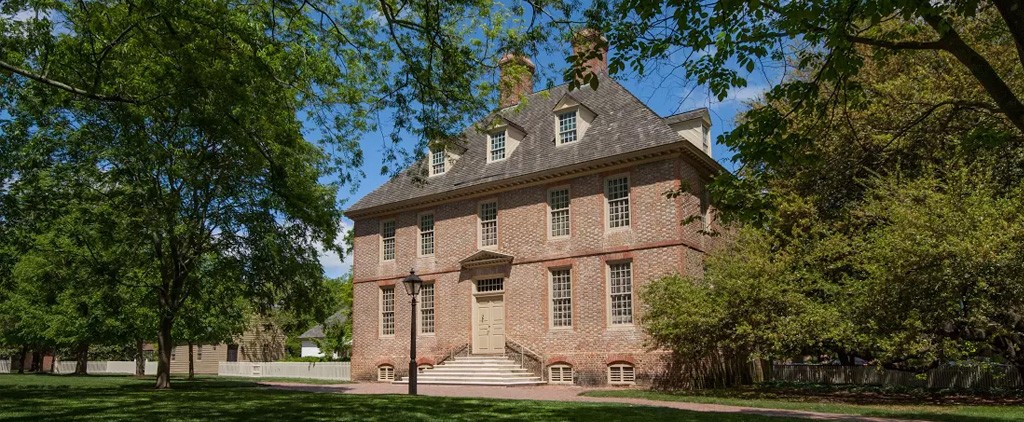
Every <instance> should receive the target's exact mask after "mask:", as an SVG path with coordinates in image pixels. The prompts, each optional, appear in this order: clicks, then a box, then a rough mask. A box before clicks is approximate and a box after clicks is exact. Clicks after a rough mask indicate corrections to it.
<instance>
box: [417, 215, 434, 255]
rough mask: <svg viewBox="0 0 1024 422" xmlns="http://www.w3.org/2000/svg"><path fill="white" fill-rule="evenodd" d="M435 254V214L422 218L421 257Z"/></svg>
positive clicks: (422, 216)
mask: <svg viewBox="0 0 1024 422" xmlns="http://www.w3.org/2000/svg"><path fill="white" fill-rule="evenodd" d="M433 254H434V214H423V215H421V216H420V255H433Z"/></svg>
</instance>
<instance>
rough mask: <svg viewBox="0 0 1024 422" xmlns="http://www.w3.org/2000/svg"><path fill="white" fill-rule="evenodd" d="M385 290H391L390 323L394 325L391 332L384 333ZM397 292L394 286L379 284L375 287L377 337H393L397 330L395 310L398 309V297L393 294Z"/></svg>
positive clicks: (396, 313)
mask: <svg viewBox="0 0 1024 422" xmlns="http://www.w3.org/2000/svg"><path fill="white" fill-rule="evenodd" d="M385 290H391V314H392V316H391V319H392V324H395V327H394V328H393V330H392V333H391V334H384V291H385ZM397 293H398V292H397V291H396V290H395V286H380V287H379V288H378V289H377V337H379V338H394V337H395V333H396V332H398V326H397V323H398V320H397V318H396V317H397V316H398V312H397V311H398V309H397V304H398V297H396V296H395V294H397Z"/></svg>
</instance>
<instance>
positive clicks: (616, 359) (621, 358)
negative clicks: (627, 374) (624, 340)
mask: <svg viewBox="0 0 1024 422" xmlns="http://www.w3.org/2000/svg"><path fill="white" fill-rule="evenodd" d="M604 363H605V365H611V364H613V363H628V364H630V365H633V366H636V359H635V358H633V355H629V354H623V353H617V354H611V355H608V359H605V362H604Z"/></svg>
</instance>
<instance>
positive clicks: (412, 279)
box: [402, 269, 423, 396]
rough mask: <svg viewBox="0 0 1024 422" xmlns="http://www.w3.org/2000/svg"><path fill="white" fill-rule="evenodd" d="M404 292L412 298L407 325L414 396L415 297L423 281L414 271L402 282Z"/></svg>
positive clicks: (411, 390)
mask: <svg viewBox="0 0 1024 422" xmlns="http://www.w3.org/2000/svg"><path fill="white" fill-rule="evenodd" d="M402 284H403V285H404V286H405V292H406V293H408V294H409V296H411V297H412V306H410V310H411V311H410V314H411V315H412V319H410V321H412V324H410V325H409V395H410V396H415V395H416V372H417V371H416V369H417V368H416V296H417V295H419V294H420V287H423V280H421V279H420V278H419V276H417V275H416V270H415V269H411V270H409V275H408V276H407V277H405V279H404V280H402Z"/></svg>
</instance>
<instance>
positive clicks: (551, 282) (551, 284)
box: [548, 267, 576, 331]
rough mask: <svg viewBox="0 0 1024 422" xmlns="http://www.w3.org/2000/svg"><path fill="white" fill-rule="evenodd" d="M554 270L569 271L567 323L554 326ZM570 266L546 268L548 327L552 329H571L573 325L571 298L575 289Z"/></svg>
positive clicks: (573, 305)
mask: <svg viewBox="0 0 1024 422" xmlns="http://www.w3.org/2000/svg"><path fill="white" fill-rule="evenodd" d="M555 271H569V325H566V326H561V327H558V326H555ZM574 278H575V277H574V276H573V271H572V267H551V268H548V329H549V330H552V331H572V329H573V327H574V326H575V323H576V321H575V319H576V318H575V317H576V307H575V305H576V304H575V303H574V302H575V301H574V300H573V293H574V292H575V290H576V289H574V287H575V286H573V284H574V283H573V279H574Z"/></svg>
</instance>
